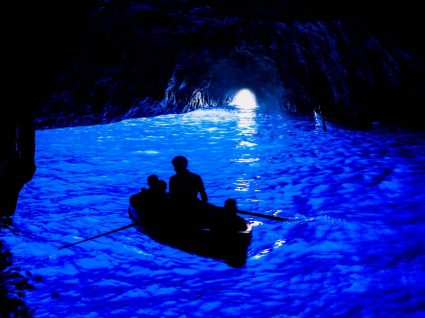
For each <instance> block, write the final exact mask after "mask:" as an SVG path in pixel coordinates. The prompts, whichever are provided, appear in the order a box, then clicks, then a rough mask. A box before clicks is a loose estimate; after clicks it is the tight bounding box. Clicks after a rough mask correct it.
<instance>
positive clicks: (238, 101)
mask: <svg viewBox="0 0 425 318" xmlns="http://www.w3.org/2000/svg"><path fill="white" fill-rule="evenodd" d="M229 105H232V106H236V107H238V108H239V109H244V110H253V109H255V108H257V106H258V105H257V98H256V97H255V94H254V93H253V92H252V91H250V90H249V89H247V88H243V89H241V90H239V91H238V92H237V93H236V94H235V96H233V98H232V100H231V102H230V103H229Z"/></svg>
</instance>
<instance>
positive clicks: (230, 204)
mask: <svg viewBox="0 0 425 318" xmlns="http://www.w3.org/2000/svg"><path fill="white" fill-rule="evenodd" d="M224 208H225V209H226V210H228V211H230V212H236V210H237V206H236V200H235V199H227V200H226V201H225V202H224Z"/></svg>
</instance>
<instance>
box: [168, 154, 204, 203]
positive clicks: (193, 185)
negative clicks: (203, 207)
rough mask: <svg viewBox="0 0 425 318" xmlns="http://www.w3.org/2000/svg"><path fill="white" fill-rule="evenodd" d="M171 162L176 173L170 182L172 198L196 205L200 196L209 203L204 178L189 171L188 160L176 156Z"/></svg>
mask: <svg viewBox="0 0 425 318" xmlns="http://www.w3.org/2000/svg"><path fill="white" fill-rule="evenodd" d="M171 162H172V164H173V166H174V170H175V171H176V174H175V175H173V176H172V177H171V178H170V182H169V186H170V196H171V198H172V199H173V200H176V201H178V202H185V203H188V204H194V203H195V202H196V201H198V200H199V199H198V194H200V195H201V200H202V202H203V203H207V202H208V196H207V193H206V192H205V187H204V183H203V181H202V178H201V176H200V175H198V174H196V173H193V172H190V171H189V170H188V169H187V165H188V160H187V159H186V157H183V156H176V157H174V158H173V160H172V161H171Z"/></svg>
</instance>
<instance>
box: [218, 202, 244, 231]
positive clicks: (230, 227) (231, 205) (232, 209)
mask: <svg viewBox="0 0 425 318" xmlns="http://www.w3.org/2000/svg"><path fill="white" fill-rule="evenodd" d="M237 211H238V208H237V205H236V200H234V199H227V200H226V201H225V203H224V215H223V219H222V220H221V222H220V223H219V224H220V227H221V228H222V230H224V231H226V232H238V231H245V230H246V229H247V226H246V223H245V220H244V219H243V218H241V217H240V216H239V215H237V214H236V212H237Z"/></svg>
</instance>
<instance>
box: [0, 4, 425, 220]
mask: <svg viewBox="0 0 425 318" xmlns="http://www.w3.org/2000/svg"><path fill="white" fill-rule="evenodd" d="M377 4H379V5H381V4H384V3H383V2H382V3H377ZM31 6H32V7H31V8H28V7H26V8H25V9H26V10H22V9H21V8H19V7H18V5H16V7H15V9H14V11H13V13H14V15H15V20H14V21H15V22H14V23H15V24H13V25H12V26H11V28H12V29H19V30H24V31H23V32H21V33H19V34H17V35H13V36H11V43H13V44H16V45H13V46H11V47H13V48H14V50H13V51H11V60H12V61H13V63H11V65H10V66H11V67H10V72H9V75H10V76H9V78H10V83H11V89H9V90H8V92H9V94H10V96H9V98H8V100H12V103H11V104H10V105H9V106H8V107H7V108H8V109H9V108H10V109H14V110H16V112H15V115H16V116H13V119H12V120H10V117H9V116H7V117H6V116H3V117H2V122H3V124H4V127H5V128H3V129H4V132H2V141H1V142H2V152H1V157H0V160H1V162H2V165H1V171H2V174H1V183H2V187H6V186H8V185H9V184H15V186H14V187H12V188H11V191H12V189H13V191H12V192H13V193H10V194H7V198H11V199H10V200H11V203H10V204H7V206H8V207H7V208H5V207H3V208H2V211H1V212H2V214H11V213H13V212H12V210H13V208H14V204H13V202H15V203H16V197H17V193H18V192H19V190H20V188H21V187H22V185H23V184H24V183H25V182H26V181H28V180H30V179H31V177H32V174H33V172H34V162H33V152H34V147H33V144H34V139H33V126H32V125H33V124H35V127H36V128H38V129H45V128H50V127H66V126H74V125H87V124H99V123H109V122H114V121H119V120H122V119H126V118H134V117H143V116H155V115H159V114H164V113H170V112H173V113H178V112H186V111H190V110H194V109H197V108H201V107H214V106H216V105H225V104H226V103H228V102H229V101H230V100H231V99H232V97H233V96H234V94H235V93H236V92H237V91H238V90H239V89H241V88H250V89H251V90H252V91H253V92H254V93H255V94H256V97H257V101H258V102H259V104H260V105H261V107H263V108H267V109H279V110H283V111H286V112H289V113H302V114H308V115H311V116H312V115H313V112H312V111H313V109H314V108H316V107H317V106H318V105H320V106H321V109H322V111H323V112H324V113H325V114H327V115H333V116H336V117H340V118H351V119H354V120H355V119H356V118H360V117H361V118H364V117H367V118H368V120H370V121H381V122H387V123H397V124H407V125H411V126H413V125H417V124H418V125H422V123H421V122H420V121H419V120H418V119H417V118H418V116H416V114H415V110H414V105H415V104H414V103H413V102H416V103H417V102H418V101H424V92H425V90H424V83H425V80H424V77H423V74H424V66H423V56H425V54H424V51H423V49H422V48H420V47H419V46H417V44H415V43H416V42H417V41H409V38H408V37H406V36H405V34H406V32H407V34H410V35H412V38H413V40H415V34H416V32H418V31H417V29H416V28H415V26H416V24H415V19H414V16H413V18H412V19H411V20H410V21H409V23H408V24H403V25H402V24H398V25H397V29H395V28H394V23H393V20H394V19H395V18H396V20H397V19H399V20H401V19H402V18H403V14H405V12H402V11H400V10H398V11H397V10H395V9H393V8H389V7H388V4H387V7H384V8H385V9H390V10H389V11H388V12H386V11H385V10H384V11H383V12H382V13H387V16H388V18H387V20H384V21H383V22H382V21H381V22H380V23H376V22H375V18H376V16H378V15H379V16H381V15H382V16H384V15H385V14H382V13H381V12H380V10H381V9H382V8H380V7H379V6H378V5H376V6H375V7H370V5H369V4H367V3H366V2H364V1H360V2H358V1H357V2H354V1H348V2H344V5H343V6H342V5H341V4H340V3H339V2H338V1H332V0H328V1H323V2H321V3H320V4H318V2H317V1H308V0H304V1H295V2H294V1H270V3H268V5H267V6H264V5H263V4H261V3H260V2H258V1H221V0H216V1H198V0H191V1H183V0H181V1H165V0H164V1H162V0H160V1H158V0H155V1H153V0H145V1H143V0H139V1H136V0H119V1H118V0H116V1H114V0H111V1H100V0H99V1H61V2H60V4H58V3H55V2H54V1H48V2H43V3H33V4H31ZM363 9H364V10H363ZM366 9H367V10H366ZM397 9H398V8H397ZM12 16H13V15H12ZM16 18H18V19H16ZM390 22H391V23H390ZM18 24H19V26H20V28H18ZM22 26H24V27H23V28H22ZM58 34H59V35H58ZM12 57H13V58H12ZM6 100H7V99H6ZM400 105H403V107H400ZM28 108H29V109H30V111H25V109H28ZM267 109H266V111H267ZM6 118H7V119H6ZM10 167H12V168H10ZM4 200H5V201H7V200H6V198H5V199H4ZM4 200H1V202H4ZM2 204H3V203H2Z"/></svg>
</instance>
